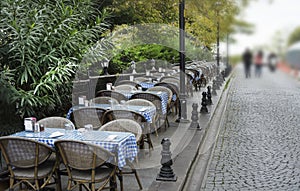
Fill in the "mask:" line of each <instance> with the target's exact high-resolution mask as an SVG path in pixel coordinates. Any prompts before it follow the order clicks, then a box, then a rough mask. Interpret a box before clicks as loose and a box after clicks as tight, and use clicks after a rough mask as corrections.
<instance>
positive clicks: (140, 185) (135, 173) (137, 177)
mask: <svg viewBox="0 0 300 191" xmlns="http://www.w3.org/2000/svg"><path fill="white" fill-rule="evenodd" d="M133 172H134V175H135V178H136V181H137V183H138V184H139V187H140V190H142V189H143V187H142V183H141V181H140V178H139V176H138V174H137V172H136V169H133Z"/></svg>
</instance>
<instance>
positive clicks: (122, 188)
mask: <svg viewBox="0 0 300 191" xmlns="http://www.w3.org/2000/svg"><path fill="white" fill-rule="evenodd" d="M118 178H119V181H120V187H121V191H123V190H124V187H123V174H122V170H119V173H118Z"/></svg>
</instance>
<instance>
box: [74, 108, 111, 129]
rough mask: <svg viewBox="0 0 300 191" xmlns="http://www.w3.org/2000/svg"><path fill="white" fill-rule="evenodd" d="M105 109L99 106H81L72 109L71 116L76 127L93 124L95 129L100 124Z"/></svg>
mask: <svg viewBox="0 0 300 191" xmlns="http://www.w3.org/2000/svg"><path fill="white" fill-rule="evenodd" d="M105 112H106V109H104V108H101V107H82V108H79V109H75V110H74V111H73V117H74V122H75V126H76V128H84V126H85V125H87V124H91V125H93V129H94V130H97V129H99V128H100V127H101V126H102V121H103V114H104V113H105Z"/></svg>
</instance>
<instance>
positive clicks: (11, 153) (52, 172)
mask: <svg viewBox="0 0 300 191" xmlns="http://www.w3.org/2000/svg"><path fill="white" fill-rule="evenodd" d="M0 148H1V151H2V154H3V157H4V159H5V161H6V164H7V167H8V170H9V173H10V176H9V178H10V186H9V190H11V191H12V190H14V189H15V188H16V187H17V186H19V187H20V190H21V189H22V188H21V187H22V185H23V184H25V185H26V186H29V187H30V188H31V189H33V190H41V189H43V188H45V186H47V185H49V184H52V183H53V178H54V180H56V189H57V190H60V179H59V176H58V174H57V171H56V168H57V162H56V160H54V159H55V152H54V149H52V148H51V147H49V146H48V145H46V144H43V143H40V142H37V141H34V140H31V139H26V138H20V137H13V136H8V137H1V138H0Z"/></svg>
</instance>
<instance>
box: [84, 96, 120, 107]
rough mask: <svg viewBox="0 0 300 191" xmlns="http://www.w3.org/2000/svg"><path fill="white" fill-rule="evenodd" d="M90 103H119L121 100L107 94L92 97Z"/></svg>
mask: <svg viewBox="0 0 300 191" xmlns="http://www.w3.org/2000/svg"><path fill="white" fill-rule="evenodd" d="M89 104H90V105H94V104H113V105H114V104H115V105H117V104H119V101H118V100H116V99H115V98H112V97H106V96H102V97H95V98H93V99H91V100H90V101H89Z"/></svg>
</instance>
